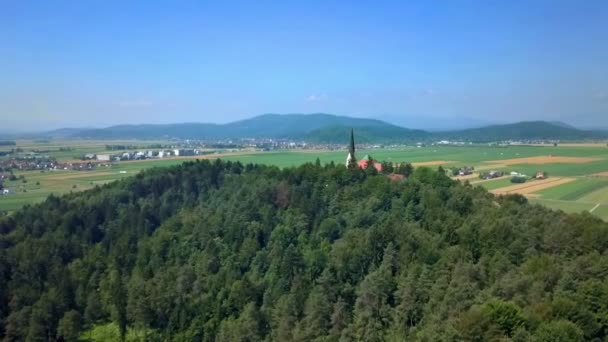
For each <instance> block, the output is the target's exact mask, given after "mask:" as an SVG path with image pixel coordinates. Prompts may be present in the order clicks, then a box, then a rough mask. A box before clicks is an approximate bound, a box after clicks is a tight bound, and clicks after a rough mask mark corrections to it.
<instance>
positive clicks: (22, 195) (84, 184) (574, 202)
mask: <svg viewBox="0 0 608 342" xmlns="http://www.w3.org/2000/svg"><path fill="white" fill-rule="evenodd" d="M154 143H162V144H167V143H168V142H161V141H156V142H152V141H145V142H142V141H51V142H34V141H18V145H17V147H19V148H22V149H23V150H24V151H27V150H40V151H49V152H48V154H49V155H52V156H54V157H56V158H58V159H59V160H71V159H73V158H74V155H77V154H82V153H108V152H107V151H105V145H106V144H124V145H133V146H147V145H150V144H154ZM66 147H69V148H70V150H69V151H65V148H66ZM60 148H63V150H62V151H60V150H59V149H60ZM5 149H6V148H5ZM365 154H369V155H370V156H372V157H373V158H374V159H377V160H380V161H388V162H397V163H400V162H410V163H413V164H414V166H428V167H433V168H435V167H437V166H439V165H441V166H443V167H446V168H448V167H459V166H465V165H469V166H474V167H475V169H476V172H479V171H482V170H483V171H490V170H500V171H504V172H506V173H507V174H509V173H510V172H511V171H516V172H520V173H522V174H526V175H528V176H532V175H534V174H535V173H536V172H537V171H544V172H547V173H548V174H549V177H550V178H549V179H551V178H568V179H569V181H568V182H564V181H557V182H551V181H549V183H550V184H552V185H551V186H549V185H550V184H547V185H546V187H544V186H539V187H538V188H536V187H535V188H534V189H533V191H531V192H530V191H526V192H525V193H526V195H527V196H529V197H530V200H531V201H532V202H534V203H540V204H544V205H547V206H549V207H552V208H555V209H560V210H564V211H568V212H580V211H585V210H586V211H589V210H591V209H593V208H594V207H595V209H594V210H593V214H594V215H597V216H599V217H602V218H604V219H608V177H600V176H597V174H600V173H605V172H608V147H605V148H602V147H600V146H595V145H594V146H585V145H568V146H557V147H555V146H507V147H503V146H460V147H451V146H428V147H422V148H417V147H413V146H403V147H398V148H382V149H371V150H363V149H361V150H358V151H357V156H359V157H361V156H363V155H365ZM218 157H221V158H222V159H225V160H232V161H240V162H241V163H244V164H247V163H259V164H271V165H276V166H279V167H290V166H296V165H300V164H303V163H306V162H314V161H315V160H316V159H317V158H319V160H320V161H321V163H330V162H334V163H340V164H341V163H344V160H345V150H334V151H326V150H285V151H271V152H253V151H243V152H240V153H239V152H236V153H225V154H224V153H222V154H211V155H205V156H202V157H200V158H209V159H214V158H218ZM187 159H190V160H191V159H193V158H192V157H184V158H169V159H152V160H144V161H131V162H116V163H113V164H112V165H110V166H108V167H100V168H99V169H96V170H93V171H53V172H44V173H41V172H40V171H26V172H15V175H17V176H21V175H23V176H24V177H25V180H26V181H27V183H23V181H22V180H16V181H11V182H8V181H7V182H5V187H6V188H9V189H11V190H12V191H14V193H11V194H10V195H5V196H0V210H3V211H11V210H15V209H18V208H20V207H21V206H23V205H25V204H32V203H36V202H40V201H43V200H44V199H45V198H46V197H47V196H48V195H49V194H51V193H54V194H63V193H68V192H70V191H82V190H86V189H90V188H92V187H94V186H96V185H100V184H104V183H107V182H111V181H114V180H117V179H121V178H124V177H128V176H132V175H134V174H136V173H138V172H139V171H141V170H144V169H148V168H152V167H163V166H170V165H175V164H179V163H182V162H184V161H185V160H187ZM466 178H467V179H466V180H467V181H469V182H470V183H471V184H473V185H474V186H482V187H484V188H486V189H488V190H491V191H496V192H497V193H500V192H501V190H500V189H501V188H507V187H509V186H512V185H513V184H512V183H510V177H504V178H500V179H495V180H487V181H481V180H479V179H478V178H476V177H475V176H472V177H471V176H469V177H466ZM463 181H464V180H463ZM515 192H517V191H515Z"/></svg>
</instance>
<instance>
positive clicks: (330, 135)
mask: <svg viewBox="0 0 608 342" xmlns="http://www.w3.org/2000/svg"><path fill="white" fill-rule="evenodd" d="M350 130H351V127H348V126H339V125H335V126H327V127H323V128H319V129H316V130H314V131H311V132H310V133H308V134H306V135H304V136H303V137H302V138H303V139H304V140H305V141H309V142H314V143H330V144H344V142H345V140H344V137H348V136H349V134H350ZM355 134H356V140H357V143H362V144H365V143H404V142H413V141H415V142H417V141H426V140H428V139H429V138H430V137H431V134H430V133H428V132H425V131H422V130H415V129H407V128H403V127H399V126H392V125H383V126H363V127H357V128H355Z"/></svg>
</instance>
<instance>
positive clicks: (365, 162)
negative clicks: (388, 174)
mask: <svg viewBox="0 0 608 342" xmlns="http://www.w3.org/2000/svg"><path fill="white" fill-rule="evenodd" d="M370 165H371V166H373V167H374V168H376V170H378V172H382V170H383V168H382V164H381V163H379V162H378V161H376V160H374V159H372V157H370V156H369V155H365V157H363V159H361V160H359V161H358V162H357V158H356V157H355V131H354V129H352V128H351V129H350V143H349V145H348V155H347V156H346V167H348V168H355V167H359V168H361V169H364V170H365V169H367V168H368V167H369V166H370Z"/></svg>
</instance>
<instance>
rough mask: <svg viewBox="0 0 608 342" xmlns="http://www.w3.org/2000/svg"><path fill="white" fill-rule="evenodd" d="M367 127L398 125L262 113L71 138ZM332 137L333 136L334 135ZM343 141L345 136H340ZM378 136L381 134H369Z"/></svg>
mask: <svg viewBox="0 0 608 342" xmlns="http://www.w3.org/2000/svg"><path fill="white" fill-rule="evenodd" d="M330 126H344V127H354V128H366V129H369V130H373V131H374V132H379V133H381V132H382V131H383V129H387V130H394V129H395V128H396V127H397V126H393V125H390V124H388V123H386V122H383V121H380V120H374V119H361V118H351V117H346V116H337V115H330V114H264V115H260V116H256V117H253V118H251V119H246V120H241V121H235V122H231V123H227V124H205V123H181V124H168V125H121V126H112V127H108V128H103V129H94V130H84V131H78V132H75V134H73V137H82V138H93V139H115V138H131V139H155V138H180V139H238V138H300V137H306V136H308V134H310V133H311V132H313V131H315V130H318V129H322V128H326V127H330ZM334 138H335V137H334ZM341 138H342V140H343V139H344V137H341ZM370 138H371V139H379V138H381V136H374V137H372V136H370Z"/></svg>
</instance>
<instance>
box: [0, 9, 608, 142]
mask: <svg viewBox="0 0 608 342" xmlns="http://www.w3.org/2000/svg"><path fill="white" fill-rule="evenodd" d="M317 112H324V113H332V114H339V115H348V116H355V117H371V118H379V119H384V120H387V121H389V122H392V123H396V124H401V125H405V126H408V127H413V128H432V127H429V126H433V125H435V126H437V127H439V126H442V125H443V126H445V125H448V126H449V125H463V126H466V125H469V124H470V125H477V124H484V123H503V122H515V121H521V120H550V121H565V122H568V123H572V124H575V125H578V126H585V127H597V126H603V127H608V1H605V0H599V1H594V0H585V1H579V0H569V1H562V0H549V1H542V0H526V1H524V0H505V1H493V0H479V1H465V0H462V1H461V0H448V1H394V2H388V1H332V0H325V1H314V0H307V1H289V0H286V1H264V0H260V1H192V2H189V1H109V0H106V1H93V0H91V1H72V0H70V1H62V0H55V1H17V0H0V131H3V130H5V131H6V130H21V131H32V130H44V129H52V128H58V127H101V126H108V125H114V124H124V123H132V124H139V123H175V122H217V123H224V122H229V121H234V120H239V119H244V118H249V117H252V116H255V115H258V114H262V113H317Z"/></svg>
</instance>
